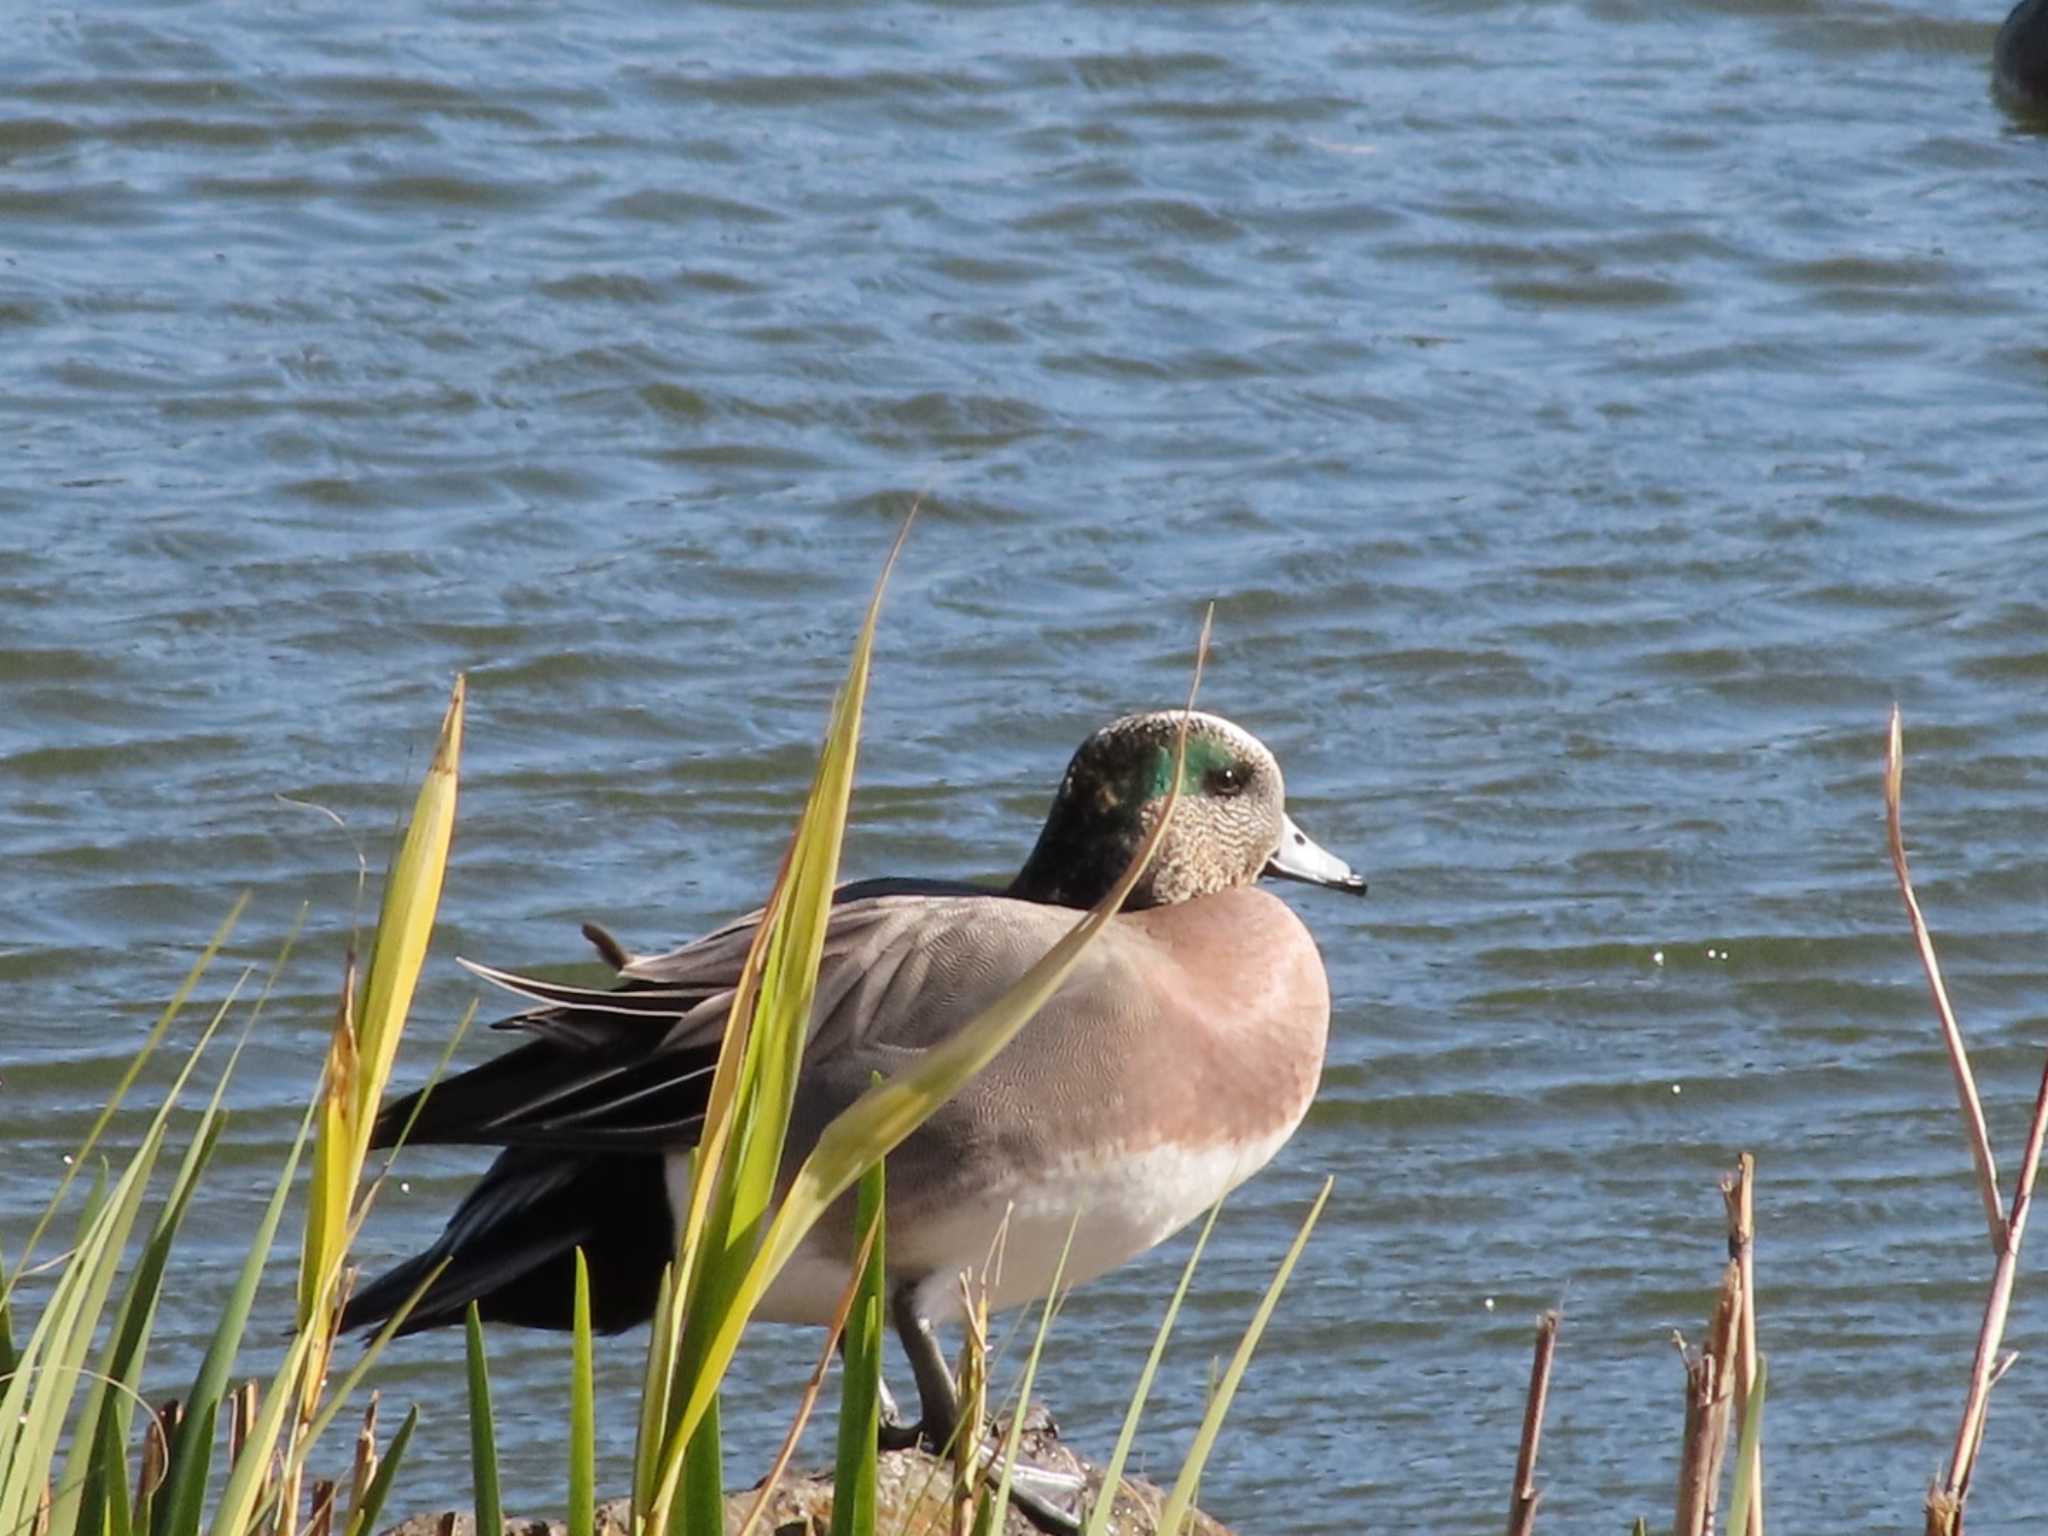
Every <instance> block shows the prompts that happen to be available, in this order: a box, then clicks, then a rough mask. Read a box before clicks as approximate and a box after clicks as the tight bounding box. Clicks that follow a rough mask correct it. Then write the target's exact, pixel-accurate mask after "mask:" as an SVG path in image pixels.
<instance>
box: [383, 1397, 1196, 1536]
mask: <svg viewBox="0 0 2048 1536" xmlns="http://www.w3.org/2000/svg"><path fill="white" fill-rule="evenodd" d="M1018 1461H1019V1462H1020V1463H1022V1464H1025V1465H1029V1466H1033V1467H1037V1468H1040V1469H1041V1470H1044V1471H1047V1472H1053V1473H1060V1474H1064V1475H1066V1476H1068V1477H1070V1478H1075V1479H1079V1480H1081V1481H1082V1483H1083V1484H1084V1486H1085V1489H1086V1492H1085V1493H1083V1494H1082V1495H1081V1496H1080V1497H1079V1498H1069V1499H1063V1500H1060V1501H1059V1502H1060V1503H1061V1504H1062V1505H1063V1506H1064V1507H1066V1508H1068V1509H1070V1510H1072V1509H1075V1508H1077V1507H1078V1509H1079V1511H1080V1512H1081V1513H1082V1514H1083V1515H1085V1514H1086V1512H1087V1511H1088V1509H1089V1508H1091V1507H1092V1506H1093V1504H1094V1501H1095V1496H1096V1492H1097V1490H1099V1489H1100V1488H1101V1487H1102V1469H1101V1468H1100V1467H1097V1466H1095V1465H1093V1464H1091V1463H1089V1462H1086V1461H1083V1460H1082V1459H1081V1458H1080V1457H1079V1456H1077V1455H1075V1454H1074V1452H1073V1451H1072V1450H1071V1449H1070V1448H1069V1447H1068V1446H1067V1445H1066V1444H1064V1443H1063V1442H1062V1441H1061V1440H1060V1438H1059V1430H1058V1428H1057V1427H1056V1426H1055V1425H1054V1424H1053V1422H1052V1420H1051V1419H1050V1418H1049V1417H1048V1416H1047V1415H1046V1414H1045V1411H1044V1410H1043V1409H1042V1408H1036V1407H1034V1408H1033V1410H1032V1413H1031V1417H1030V1418H1028V1419H1027V1420H1026V1421H1025V1424H1024V1434H1023V1437H1022V1443H1021V1445H1020V1448H1019V1450H1018ZM951 1490H952V1469H951V1466H950V1464H949V1463H947V1462H943V1461H941V1460H939V1459H938V1458H937V1457H934V1456H931V1455H928V1454H927V1453H925V1452H923V1451H884V1452H883V1453H882V1457H881V1464H880V1476H879V1477H878V1478H877V1480H876V1494H877V1498H876V1505H877V1512H878V1513H877V1518H876V1521H875V1527H876V1529H877V1530H878V1531H881V1532H886V1533H889V1536H898V1533H901V1536H948V1533H950V1532H951V1531H952V1529H953V1520H952V1512H951V1510H950V1509H949V1507H948V1500H949V1497H950V1494H951ZM755 1497H756V1492H755V1490H753V1489H747V1490H745V1491H742V1492H739V1493H730V1494H727V1495H726V1499H725V1529H726V1533H727V1536H737V1532H738V1531H739V1529H740V1527H741V1525H743V1524H744V1523H745V1522H746V1518H747V1515H748V1513H749V1512H750V1511H751V1510H752V1509H753V1507H754V1500H755ZM1165 1503H1166V1493H1165V1490H1163V1489H1161V1488H1158V1487H1155V1486H1154V1485H1153V1484H1151V1483H1148V1482H1145V1481H1143V1480H1142V1479H1139V1478H1132V1477H1127V1478H1125V1479H1124V1483H1123V1488H1122V1489H1121V1490H1120V1491H1119V1492H1118V1494H1117V1501H1116V1513H1115V1515H1114V1516H1113V1517H1112V1518H1111V1520H1110V1523H1109V1529H1110V1531H1111V1532H1112V1536H1154V1533H1155V1532H1156V1531H1157V1530H1158V1524H1159V1512H1160V1509H1161V1507H1162V1506H1163V1505H1164V1504H1165ZM831 1528H832V1478H831V1474H830V1473H814V1474H803V1473H797V1472H791V1473H790V1474H789V1475H788V1476H787V1477H785V1478H783V1480H782V1486H781V1487H780V1488H778V1489H776V1491H775V1496H774V1498H773V1499H772V1500H771V1501H770V1502H769V1505H768V1508H767V1510H766V1511H764V1512H763V1514H762V1517H761V1519H760V1521H759V1522H758V1523H757V1524H756V1525H755V1527H754V1529H755V1530H756V1531H757V1532H759V1533H761V1536H826V1533H827V1532H829V1531H830V1530H831ZM1188 1529H1189V1530H1190V1531H1191V1532H1193V1533H1194V1536H1231V1533H1230V1532H1229V1531H1228V1530H1227V1529H1226V1528H1225V1527H1224V1526H1223V1525H1221V1524H1220V1523H1219V1522H1217V1521H1216V1520H1213V1519H1211V1518H1210V1517H1209V1516H1208V1515H1205V1514H1203V1513H1202V1512H1201V1511H1200V1510H1196V1511H1195V1513H1194V1518H1193V1520H1192V1521H1191V1522H1190V1524H1189V1527H1188ZM1002 1530H1003V1536H1038V1531H1037V1528H1036V1527H1035V1526H1033V1525H1032V1524H1031V1523H1030V1521H1028V1520H1026V1519H1025V1518H1024V1516H1023V1514H1022V1513H1021V1512H1020V1511H1019V1510H1018V1509H1016V1508H1015V1507H1014V1506H1012V1507H1011V1509H1010V1510H1009V1512H1008V1518H1007V1519H1006V1520H1005V1521H1004V1524H1003V1526H1002ZM567 1531H568V1527H567V1525H566V1524H565V1523H564V1522H563V1521H560V1520H507V1521H506V1522H505V1536H567ZM383 1536H476V1520H475V1518H474V1517H473V1516H472V1515H471V1514H470V1512H469V1511H468V1510H461V1511H452V1510H451V1511H448V1512H446V1513H443V1514H435V1515H414V1516H413V1517H412V1518H411V1519H409V1520H407V1521H405V1522H404V1523H403V1524H400V1525H395V1526H392V1527H391V1528H390V1529H389V1530H387V1531H385V1532H384V1533H383ZM597 1536H630V1533H629V1532H628V1531H627V1527H626V1500H624V1499H622V1498H621V1499H611V1500H607V1501H606V1502H605V1503H603V1504H600V1505H599V1506H598V1510H597Z"/></svg>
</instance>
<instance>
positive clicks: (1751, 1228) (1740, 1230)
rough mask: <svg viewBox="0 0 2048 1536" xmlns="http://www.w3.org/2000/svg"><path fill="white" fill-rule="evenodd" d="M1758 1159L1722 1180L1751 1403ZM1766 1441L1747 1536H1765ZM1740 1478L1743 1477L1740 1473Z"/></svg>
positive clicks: (1740, 1371)
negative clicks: (1738, 1286)
mask: <svg viewBox="0 0 2048 1536" xmlns="http://www.w3.org/2000/svg"><path fill="white" fill-rule="evenodd" d="M1755 1188H1756V1159H1755V1158H1754V1157H1753V1156H1751V1155H1750V1154H1749V1153H1747V1152H1745V1153H1743V1154H1742V1156H1741V1158H1740V1159H1739V1160H1738V1161H1737V1163H1736V1167H1735V1172H1734V1173H1732V1174H1730V1175H1728V1176H1727V1177H1725V1178H1723V1179H1722V1180H1721V1198H1722V1200H1723V1201H1724V1202H1725V1203H1726V1205H1727V1207H1728V1257H1729V1258H1731V1259H1733V1260H1734V1261H1735V1263H1736V1266H1737V1267H1738V1268H1739V1269H1740V1270H1741V1272H1742V1308H1741V1316H1740V1317H1739V1318H1738V1319H1737V1325H1736V1333H1735V1344H1736V1351H1735V1387H1736V1398H1737V1400H1738V1401H1740V1402H1743V1403H1747V1402H1748V1401H1749V1394H1750V1393H1751V1391H1753V1390H1754V1389H1755V1387H1756V1373H1757V1353H1756V1200H1755ZM1763 1462H1764V1453H1763V1438H1762V1436H1761V1435H1759V1436H1758V1437H1757V1441H1756V1444H1755V1445H1754V1446H1753V1447H1752V1448H1751V1455H1750V1464H1749V1486H1750V1501H1749V1525H1748V1530H1747V1532H1746V1533H1744V1536H1764V1465H1763ZM1738 1475H1739V1474H1738Z"/></svg>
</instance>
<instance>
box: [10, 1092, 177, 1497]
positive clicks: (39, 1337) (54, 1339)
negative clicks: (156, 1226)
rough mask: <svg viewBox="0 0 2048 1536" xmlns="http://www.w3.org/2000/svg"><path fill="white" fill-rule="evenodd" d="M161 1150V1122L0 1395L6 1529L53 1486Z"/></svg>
mask: <svg viewBox="0 0 2048 1536" xmlns="http://www.w3.org/2000/svg"><path fill="white" fill-rule="evenodd" d="M162 1145H163V1128H162V1126H161V1125H157V1126H154V1127H152V1128H151V1130H150V1133H149V1135H148V1136H147V1137H146V1138H145V1139H144V1141H143V1144H142V1146H141V1148H139V1149H138V1150H137V1152H136V1153H135V1155H134V1157H132V1158H131V1159H130V1160H129V1162H128V1165H127V1167H126V1168H125V1169H124V1170H123V1171H122V1174H121V1176H120V1178H119V1179H117V1180H116V1181H115V1182H114V1185H113V1188H112V1189H111V1191H109V1193H108V1195H107V1197H106V1198H105V1199H104V1200H102V1201H101V1202H100V1203H99V1207H98V1209H97V1210H96V1211H95V1212H94V1213H93V1217H92V1220H91V1222H90V1223H89V1224H88V1226H87V1228H86V1230H85V1231H84V1232H83V1233H81V1234H80V1237H79V1241H78V1244H77V1246H76V1247H75V1248H74V1249H73V1251H72V1253H71V1255H70V1257H69V1259H68V1260H67V1261H66V1262H65V1265H64V1270H63V1273H62V1274H61V1275H60V1276H59V1278H58V1281H57V1285H56V1287H55V1289H54V1290H53V1291H52V1292H51V1296H50V1300H49V1303H48V1304H47V1306H46V1307H45V1308H44V1312H43V1316H42V1317H41V1318H40V1319H39V1320H38V1322H37V1325H36V1328H35V1331H34V1332H33V1333H32V1334H31V1335H30V1336H29V1342H28V1346H27V1348H26V1349H24V1350H23V1351H22V1358H21V1361H20V1364H19V1367H18V1370H17V1372H16V1375H15V1377H14V1379H13V1380H12V1381H10V1382H9V1383H8V1384H7V1391H6V1393H5V1394H4V1395H0V1531H12V1530H14V1529H16V1528H17V1527H19V1526H25V1525H26V1524H27V1522H28V1521H29V1520H30V1519H31V1518H32V1517H33V1516H34V1515H35V1512H36V1506H37V1503H38V1501H39V1500H40V1499H41V1497H42V1494H43V1490H44V1488H45V1487H47V1486H48V1484H49V1482H50V1473H51V1469H52V1466H53V1464H54V1463H55V1461H56V1456H57V1448H58V1445H59V1443H60V1441H61V1438H62V1435H63V1430H64V1420H65V1418H66V1417H67V1416H68V1415H69V1413H70V1410H71V1403H72V1399H73V1398H74V1397H75V1396H76V1395H77V1393H78V1388H79V1383H80V1379H81V1377H82V1376H83V1375H84V1370H85V1357H86V1354H87V1352H88V1351H89V1350H90V1349H91V1348H92V1340H93V1335H94V1333H95V1332H96V1331H97V1330H98V1327H99V1319H100V1314H101V1312H102V1311H103V1310H104V1308H105V1306H106V1299H107V1293H108V1292H109V1291H110V1290H111V1289H112V1287H113V1283H114V1276H115V1273H116V1272H117V1271H118V1270H119V1268H120V1266H121V1258H122V1255H123V1252H124V1250H125V1249H126V1247H127V1244H128V1234H129V1232H130V1231H131V1230H132V1228H133V1226H134V1223H135V1216H136V1213H137V1212H138V1211H139V1210H140V1209H141V1206H142V1196H143V1192H144V1190H145V1188H146V1186H147V1184H148V1182H149V1174H150V1170H151V1169H152V1168H153V1167H154V1166H155V1163H156V1156H157V1152H158V1150H159V1148H161V1146H162ZM76 1497H77V1488H76V1486H75V1485H74V1486H73V1487H71V1488H69V1489H67V1490H66V1491H65V1492H64V1495H63V1498H64V1500H65V1503H66V1517H67V1525H68V1524H69V1523H71V1522H73V1521H75V1519H76V1514H75V1509H76ZM53 1507H54V1506H53Z"/></svg>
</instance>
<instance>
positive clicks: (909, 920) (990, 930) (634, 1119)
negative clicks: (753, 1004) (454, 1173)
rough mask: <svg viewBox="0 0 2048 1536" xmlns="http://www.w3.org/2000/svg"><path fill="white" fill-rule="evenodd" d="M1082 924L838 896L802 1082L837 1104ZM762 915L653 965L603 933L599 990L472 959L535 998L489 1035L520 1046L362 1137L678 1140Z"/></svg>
mask: <svg viewBox="0 0 2048 1536" xmlns="http://www.w3.org/2000/svg"><path fill="white" fill-rule="evenodd" d="M877 888H880V890H881V891H882V892H883V893H882V894H872V893H873V892H875V891H876V890H877ZM1079 916H1080V914H1078V913H1076V912H1072V911H1069V910H1067V909H1064V908H1058V907H1045V906H1040V905H1036V904H1034V903H1030V902H1022V901H1015V900H1012V899H1010V898H1008V897H1004V896H1000V895H997V894H994V893H991V892H986V891H981V890H979V889H976V888H973V887H963V886H957V885H945V886H939V885H936V884H934V885H923V884H917V885H913V884H911V883H910V882H868V883H866V884H865V885H856V886H849V887H846V888H844V889H842V891H841V892H840V893H839V900H838V904H837V905H836V906H835V908H834V910H833V913H832V920H831V923H830V926H829V927H828V928H827V930H826V936H825V945H824V953H823V957H822V959H821V962H820V966H819V972H818V992H817V998H816V1002H815V1005H814V1007H813V1009H812V1014H811V1025H810V1034H809V1039H808V1041H807V1044H806V1048H805V1055H806V1065H805V1072H806V1075H807V1077H810V1078H812V1079H813V1081H814V1082H816V1083H817V1085H818V1086H819V1087H824V1086H825V1081H824V1080H826V1079H829V1080H831V1081H832V1082H833V1083H843V1084H845V1096H846V1097H847V1098H848V1100H849V1101H850V1099H851V1096H852V1094H853V1093H856V1092H858V1090H859V1087H864V1086H865V1085H866V1082H867V1080H868V1075H869V1073H870V1072H872V1071H875V1070H882V1071H885V1072H886V1071H889V1070H891V1069H892V1068H893V1067H894V1066H897V1065H900V1064H901V1063H902V1061H903V1060H904V1058H905V1057H906V1055H914V1054H916V1053H918V1052H920V1051H922V1050H924V1049H926V1048H928V1047H929V1046H931V1045H932V1044H935V1043H937V1042H938V1041H939V1040H942V1039H945V1038H946V1037H947V1036H949V1035H950V1034H951V1033H952V1032H953V1031H954V1030H956V1029H958V1028H959V1026H960V1025H961V1024H963V1023H965V1022H966V1021H967V1020H968V1019H970V1018H971V1017H973V1015H974V1013H975V1012H976V1011H977V1010H978V1009H979V1008H980V1007H981V1006H982V1005H983V1004H985V1003H986V1002H988V1001H990V1000H992V999H993V998H994V997H996V996H997V995H999V994H1000V993H1001V992H1002V991H1003V989H1004V988H1005V987H1007V986H1008V985H1009V984H1010V983H1011V982H1013V981H1014V980H1016V978H1017V977H1018V976H1021V975H1022V974H1023V973H1024V971H1025V970H1026V969H1028V968H1029V967H1030V965H1031V964H1032V962H1033V961H1035V960H1037V959H1038V958H1039V957H1040V956H1041V955H1043V954H1044V953H1045V951H1046V950H1048V949H1050V948H1051V947H1052V945H1053V944H1054V943H1055V942H1056V941H1057V940H1058V938H1059V937H1060V935H1061V934H1063V933H1065V932H1066V931H1067V929H1068V928H1070V927H1071V926H1072V925H1073V924H1074V922H1075V921H1077V920H1078V918H1079ZM759 917H760V914H759V913H750V914H748V915H747V916H746V917H743V918H741V919H740V920H738V921H737V922H735V923H732V924H729V925H728V926H726V927H724V928H721V929H719V930H717V931H716V932H713V933H710V934H707V935H705V936H704V937H703V938H701V939H697V940H695V941H693V942H691V943H689V944H685V945H683V946H682V947H681V948H678V949H674V950H670V951H668V952H667V953H664V954H658V955H648V956H639V957H634V956H629V955H626V954H625V952H624V951H623V950H621V949H619V947H618V946H617V945H616V944H615V943H611V942H610V941H609V940H608V939H604V938H600V939H599V941H598V942H599V947H600V949H601V950H603V951H605V952H606V953H607V954H608V955H610V956H612V957H614V958H615V961H617V962H623V963H618V964H617V971H618V980H619V984H618V985H617V986H616V987H613V988H591V987H575V986H569V985H565V984H562V983H557V982H550V981H540V980H536V979H534V978H532V977H526V976H519V975H515V974H513V973H511V972H507V971H498V970H493V969H491V968H489V967H486V966H480V965H471V966H470V969H471V970H473V971H475V972H476V973H477V974H478V975H480V976H482V977H484V978H485V979H486V980H489V981H491V982H494V983H496V984H497V985H499V986H502V987H505V988H506V989H507V990H510V991H512V992H515V993H518V994H519V995H521V996H523V997H525V998H528V999H529V1000H530V1001H531V1002H532V1003H533V1004H534V1006H533V1007H531V1008H529V1009H527V1010H526V1011H525V1012H523V1013H519V1014H515V1015H514V1016H513V1017H511V1018H509V1019H506V1020H504V1021H503V1022H502V1023H501V1024H499V1025H498V1026H497V1027H498V1028H501V1029H508V1030H513V1031H516V1032H519V1033H522V1034H525V1035H527V1036H529V1037H530V1038H529V1040H528V1041H527V1043H525V1044H523V1045H520V1046H518V1047H517V1048H515V1049H513V1050H511V1051H508V1052H506V1053H505V1054H504V1055H502V1056H500V1057H498V1058H496V1059H495V1060H493V1061H489V1062H486V1063H484V1064H483V1065H482V1066H479V1067H475V1068H472V1069H471V1070H469V1071H467V1072H463V1073H460V1074H458V1075H457V1076H455V1077H453V1078H451V1079H449V1080H447V1081H446V1082H443V1083H441V1084H439V1085H437V1086H435V1087H434V1088H433V1089H432V1090H431V1092H428V1091H426V1090H422V1091H421V1093H417V1094H413V1095H409V1096H408V1097H406V1098H404V1099H401V1100H399V1101H397V1102H395V1103H393V1104H391V1105H389V1106H387V1107H386V1109H385V1110H384V1112H383V1113H382V1114H381V1115H380V1116H379V1117H378V1122H377V1128H376V1136H375V1143H376V1144H377V1145H380V1146H386V1145H390V1144H391V1143H393V1142H395V1141H396V1140H397V1139H398V1138H399V1136H400V1135H401V1133H405V1134H406V1137H407V1139H408V1140H410V1141H414V1142H445V1143H467V1144H472V1145H475V1144H482V1145H489V1146H508V1147H509V1146H528V1147H541V1146H545V1147H557V1148H564V1149H580V1150H586V1151H590V1150H613V1151H621V1150H630V1149H642V1150H646V1149H652V1148H661V1149H664V1150H666V1149H672V1148H675V1147H677V1146H687V1145H689V1144H690V1143H692V1142H694V1140H695V1139H696V1135H697V1130H698V1128H699V1126H700V1125H701V1124H702V1121H703V1116H704V1110H705V1104H706V1100H707V1098H708V1095H709V1092H710V1084H711V1075H712V1072H713V1070H714V1068H715V1067H716V1065H717V1059H718V1048H719V1044H720V1042H721V1040H722V1039H723V1037H724V1031H725V1023H726V1019H727V1016H728V1014H729V1013H730V1010H731V1007H732V997H733V990H734V988H735V987H736V986H737V984H738V980H739V975H740V971H741V969H742V967H743V966H744V964H745V962H746V955H747V950H748V948H749V946H750V945H751V944H752V942H753V937H754V931H755V926H756V924H757V923H758V921H759ZM467 963H468V962H465V964H467ZM855 1085H858V1086H855ZM828 1091H829V1090H828ZM835 1096H836V1095H835ZM408 1122H409V1123H410V1126H411V1129H410V1131H409V1132H407V1131H406V1127H407V1125H408Z"/></svg>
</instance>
